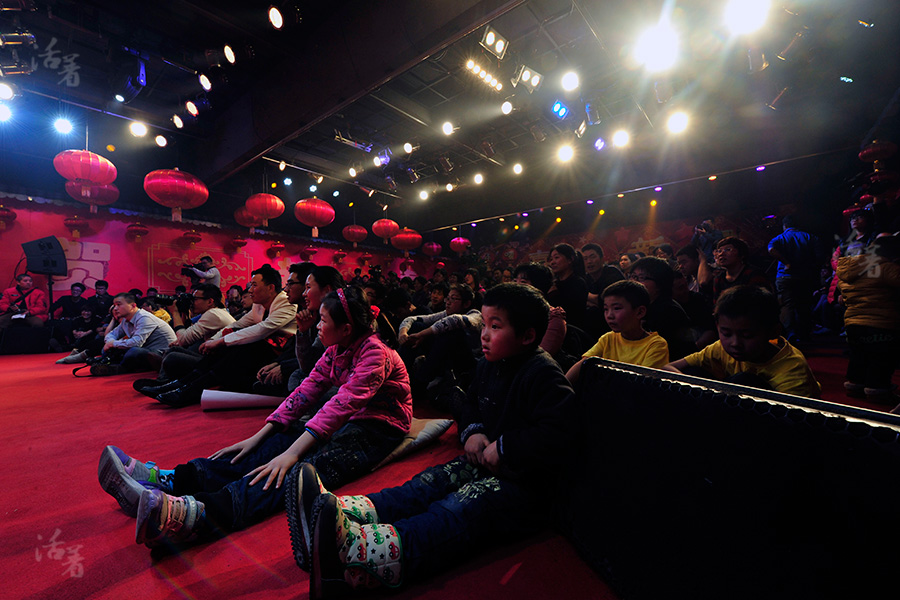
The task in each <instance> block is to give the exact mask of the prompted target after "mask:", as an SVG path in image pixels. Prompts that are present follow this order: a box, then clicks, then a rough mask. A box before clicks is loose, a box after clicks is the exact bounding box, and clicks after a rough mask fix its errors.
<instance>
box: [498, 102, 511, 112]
mask: <svg viewBox="0 0 900 600" xmlns="http://www.w3.org/2000/svg"><path fill="white" fill-rule="evenodd" d="M512 109H513V105H512V102H510V101H509V100H507V101H506V102H504V103H503V104H501V105H500V112H502V113H503V114H504V115H508V114H509V113H511V112H512Z"/></svg>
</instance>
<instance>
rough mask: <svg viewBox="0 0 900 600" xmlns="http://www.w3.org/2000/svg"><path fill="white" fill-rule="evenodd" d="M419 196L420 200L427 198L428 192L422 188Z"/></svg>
mask: <svg viewBox="0 0 900 600" xmlns="http://www.w3.org/2000/svg"><path fill="white" fill-rule="evenodd" d="M419 198H421V199H422V200H428V192H426V191H425V190H422V191H421V192H419Z"/></svg>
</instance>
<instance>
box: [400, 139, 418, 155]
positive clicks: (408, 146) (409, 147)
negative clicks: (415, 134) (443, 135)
mask: <svg viewBox="0 0 900 600" xmlns="http://www.w3.org/2000/svg"><path fill="white" fill-rule="evenodd" d="M418 149H419V147H418V146H413V145H412V144H411V143H410V142H406V143H405V144H403V151H404V152H406V153H407V154H412V153H413V152H415V151H416V150H418Z"/></svg>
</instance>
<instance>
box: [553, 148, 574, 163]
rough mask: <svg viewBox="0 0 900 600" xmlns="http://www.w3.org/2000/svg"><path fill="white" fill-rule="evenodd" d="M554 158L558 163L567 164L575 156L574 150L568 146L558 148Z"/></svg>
mask: <svg viewBox="0 0 900 600" xmlns="http://www.w3.org/2000/svg"><path fill="white" fill-rule="evenodd" d="M556 156H557V158H559V160H560V162H569V161H570V160H572V157H573V156H575V149H574V148H572V146H570V145H568V144H566V145H564V146H560V148H559V150H557V151H556Z"/></svg>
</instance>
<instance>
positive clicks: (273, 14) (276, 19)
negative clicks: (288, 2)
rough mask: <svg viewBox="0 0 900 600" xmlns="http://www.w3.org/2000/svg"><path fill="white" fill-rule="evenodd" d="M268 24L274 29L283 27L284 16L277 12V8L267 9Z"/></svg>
mask: <svg viewBox="0 0 900 600" xmlns="http://www.w3.org/2000/svg"><path fill="white" fill-rule="evenodd" d="M269 23H270V24H271V25H272V27H274V28H275V29H281V28H282V27H284V15H282V14H281V11H280V10H278V7H277V6H270V7H269Z"/></svg>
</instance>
